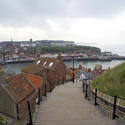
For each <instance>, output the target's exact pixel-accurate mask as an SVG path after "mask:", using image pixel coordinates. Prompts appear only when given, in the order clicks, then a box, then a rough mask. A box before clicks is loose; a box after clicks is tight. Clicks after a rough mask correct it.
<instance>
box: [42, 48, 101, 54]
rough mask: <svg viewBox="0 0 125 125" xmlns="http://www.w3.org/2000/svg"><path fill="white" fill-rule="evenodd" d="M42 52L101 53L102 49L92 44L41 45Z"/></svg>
mask: <svg viewBox="0 0 125 125" xmlns="http://www.w3.org/2000/svg"><path fill="white" fill-rule="evenodd" d="M40 51H41V53H59V52H62V53H67V52H68V53H73V52H74V53H87V54H88V53H90V54H100V53H101V50H100V48H97V47H90V46H66V47H63V46H60V47H41V50H40Z"/></svg>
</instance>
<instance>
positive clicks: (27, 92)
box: [0, 73, 36, 119]
mask: <svg viewBox="0 0 125 125" xmlns="http://www.w3.org/2000/svg"><path fill="white" fill-rule="evenodd" d="M35 99H36V93H35V88H34V87H33V85H32V84H31V83H30V81H29V80H28V79H27V78H26V76H25V74H24V73H21V74H18V75H13V76H11V77H10V78H6V79H4V83H3V84H2V83H1V84H0V112H1V113H3V114H6V115H8V116H10V117H13V118H16V119H24V118H25V119H28V106H27V101H30V105H31V110H32V111H33V110H34V109H35V107H34V105H35Z"/></svg>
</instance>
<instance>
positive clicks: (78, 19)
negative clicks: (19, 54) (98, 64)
mask: <svg viewBox="0 0 125 125" xmlns="http://www.w3.org/2000/svg"><path fill="white" fill-rule="evenodd" d="M11 38H12V39H13V40H29V39H30V38H32V39H33V40H42V39H49V40H72V41H75V42H76V43H78V44H83V45H95V46H102V48H103V46H123V45H125V0H0V41H4V40H10V39H11Z"/></svg>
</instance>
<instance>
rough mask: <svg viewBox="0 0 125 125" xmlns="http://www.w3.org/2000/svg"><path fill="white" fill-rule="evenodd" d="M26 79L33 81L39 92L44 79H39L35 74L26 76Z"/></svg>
mask: <svg viewBox="0 0 125 125" xmlns="http://www.w3.org/2000/svg"><path fill="white" fill-rule="evenodd" d="M26 77H27V78H28V79H29V80H30V81H31V83H32V84H33V86H34V88H35V90H38V89H39V88H40V87H41V86H42V85H43V79H42V77H38V76H36V75H33V74H26Z"/></svg>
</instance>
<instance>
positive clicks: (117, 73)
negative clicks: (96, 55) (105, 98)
mask: <svg viewBox="0 0 125 125" xmlns="http://www.w3.org/2000/svg"><path fill="white" fill-rule="evenodd" d="M92 86H93V87H95V88H97V89H99V90H100V91H102V92H104V93H106V94H108V95H111V96H115V95H116V96H118V97H120V98H125V63H123V64H121V65H119V66H117V67H115V68H113V69H111V70H109V71H107V72H106V73H104V74H103V75H102V76H101V77H99V78H96V79H95V80H94V81H93V82H92Z"/></svg>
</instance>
